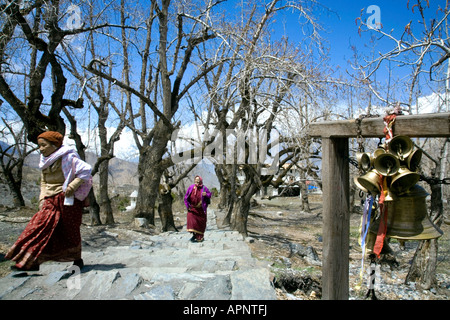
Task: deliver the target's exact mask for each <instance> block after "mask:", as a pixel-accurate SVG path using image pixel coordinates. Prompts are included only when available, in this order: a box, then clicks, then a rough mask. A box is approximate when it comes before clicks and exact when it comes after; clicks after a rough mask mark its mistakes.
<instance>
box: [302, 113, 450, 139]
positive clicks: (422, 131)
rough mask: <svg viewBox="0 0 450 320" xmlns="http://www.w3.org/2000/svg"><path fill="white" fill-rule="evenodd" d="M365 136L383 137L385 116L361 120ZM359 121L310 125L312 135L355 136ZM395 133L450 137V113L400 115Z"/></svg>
mask: <svg viewBox="0 0 450 320" xmlns="http://www.w3.org/2000/svg"><path fill="white" fill-rule="evenodd" d="M360 127H361V134H362V137H363V138H383V137H384V134H383V129H384V127H385V124H384V122H383V117H382V116H380V117H376V118H364V119H362V121H361V125H360ZM357 129H358V127H357V122H356V120H355V119H353V120H339V121H326V122H315V123H311V124H310V125H309V132H308V134H309V136H311V137H322V138H330V137H336V138H337V137H339V138H344V137H345V138H355V137H356V136H357V132H358V131H357ZM394 135H405V136H409V137H435V138H439V137H450V113H428V114H420V115H399V116H397V118H396V120H395V123H394Z"/></svg>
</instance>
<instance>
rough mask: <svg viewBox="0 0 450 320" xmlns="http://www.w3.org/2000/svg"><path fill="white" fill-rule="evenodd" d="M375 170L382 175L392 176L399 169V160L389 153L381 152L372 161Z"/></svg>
mask: <svg viewBox="0 0 450 320" xmlns="http://www.w3.org/2000/svg"><path fill="white" fill-rule="evenodd" d="M373 166H374V168H375V170H377V171H378V173H380V174H381V175H383V176H388V177H389V176H393V175H394V174H396V173H397V171H398V170H399V169H400V161H398V158H397V157H396V156H394V155H392V154H390V153H382V154H380V155H378V156H377V157H376V158H375V160H374V161H373Z"/></svg>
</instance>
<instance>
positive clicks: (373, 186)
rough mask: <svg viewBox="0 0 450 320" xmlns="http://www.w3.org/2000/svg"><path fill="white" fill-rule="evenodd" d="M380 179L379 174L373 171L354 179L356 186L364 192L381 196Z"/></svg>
mask: <svg viewBox="0 0 450 320" xmlns="http://www.w3.org/2000/svg"><path fill="white" fill-rule="evenodd" d="M379 179H380V176H379V175H378V172H377V171H375V170H374V169H372V170H370V171H369V172H367V173H366V174H364V175H362V176H360V177H357V178H356V179H354V182H355V184H356V186H358V188H360V189H361V190H363V191H364V192H370V193H372V194H379V193H380V184H379Z"/></svg>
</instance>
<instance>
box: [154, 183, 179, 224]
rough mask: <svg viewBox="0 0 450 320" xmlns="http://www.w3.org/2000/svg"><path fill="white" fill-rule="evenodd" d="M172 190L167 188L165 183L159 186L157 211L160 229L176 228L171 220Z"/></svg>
mask: <svg viewBox="0 0 450 320" xmlns="http://www.w3.org/2000/svg"><path fill="white" fill-rule="evenodd" d="M172 203H173V198H172V192H171V189H170V188H168V186H167V185H163V184H161V185H160V187H159V206H158V213H159V217H160V219H161V225H162V231H163V232H166V231H177V232H178V229H177V228H176V227H175V222H174V220H173V211H172Z"/></svg>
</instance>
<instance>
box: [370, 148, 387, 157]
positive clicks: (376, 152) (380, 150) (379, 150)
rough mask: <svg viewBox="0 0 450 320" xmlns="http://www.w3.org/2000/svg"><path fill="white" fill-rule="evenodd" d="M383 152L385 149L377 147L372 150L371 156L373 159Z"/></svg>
mask: <svg viewBox="0 0 450 320" xmlns="http://www.w3.org/2000/svg"><path fill="white" fill-rule="evenodd" d="M383 153H386V150H384V149H383V148H377V149H375V151H374V152H373V158H374V159H375V158H376V157H378V156H379V155H380V154H383Z"/></svg>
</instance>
